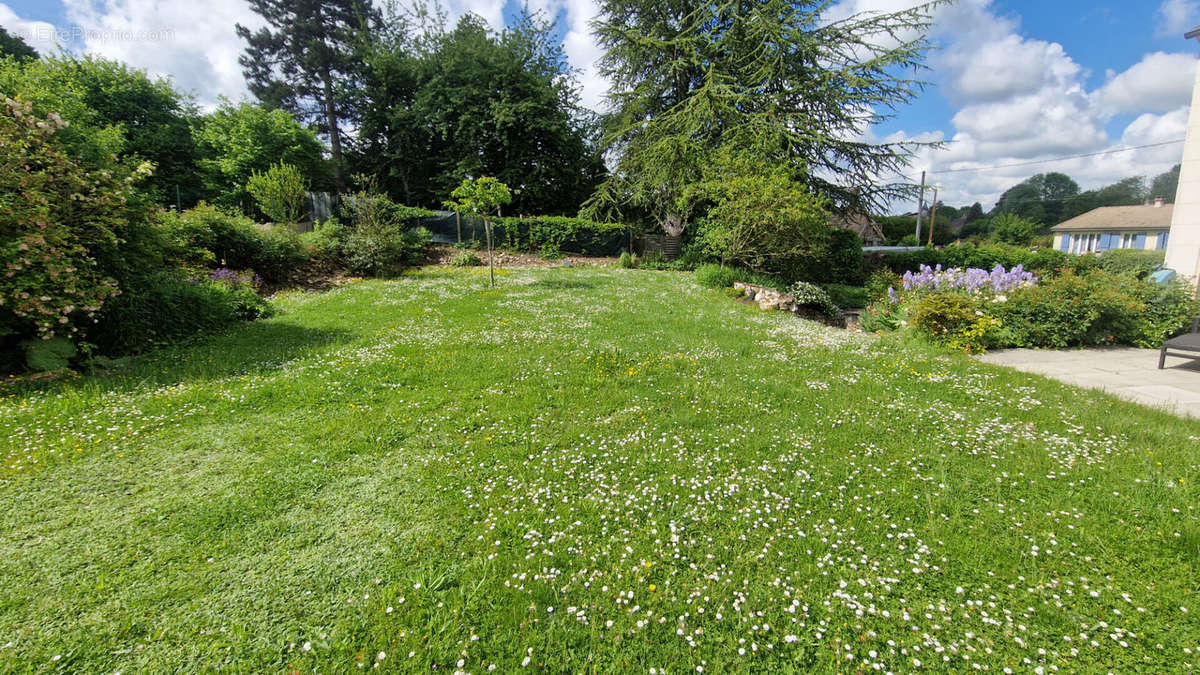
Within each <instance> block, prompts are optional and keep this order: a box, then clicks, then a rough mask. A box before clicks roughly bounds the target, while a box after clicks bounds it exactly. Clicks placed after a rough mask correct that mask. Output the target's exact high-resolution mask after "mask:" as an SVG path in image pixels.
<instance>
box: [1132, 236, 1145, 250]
mask: <svg viewBox="0 0 1200 675" xmlns="http://www.w3.org/2000/svg"><path fill="white" fill-rule="evenodd" d="M1133 247H1134V248H1137V249H1142V248H1146V233H1145V232H1139V233H1137V235H1135V236H1134V238H1133Z"/></svg>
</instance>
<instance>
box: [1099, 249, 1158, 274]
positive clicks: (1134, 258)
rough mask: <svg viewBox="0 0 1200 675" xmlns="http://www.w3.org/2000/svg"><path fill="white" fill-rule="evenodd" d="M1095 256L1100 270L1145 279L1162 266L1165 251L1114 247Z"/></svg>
mask: <svg viewBox="0 0 1200 675" xmlns="http://www.w3.org/2000/svg"><path fill="white" fill-rule="evenodd" d="M1082 257H1085V258H1086V257H1092V256H1082ZM1095 257H1097V258H1098V259H1097V260H1096V261H1095V262H1096V264H1097V266H1098V267H1099V268H1100V269H1102V270H1105V271H1107V272H1112V273H1113V274H1125V275H1128V276H1132V277H1134V278H1137V279H1145V278H1146V277H1148V276H1150V274H1151V273H1152V272H1154V271H1155V270H1157V269H1158V268H1160V267H1162V264H1163V260H1164V258H1165V257H1166V252H1165V251H1139V250H1136V249H1116V250H1112V251H1105V252H1104V253H1102V254H1100V255H1099V256H1095Z"/></svg>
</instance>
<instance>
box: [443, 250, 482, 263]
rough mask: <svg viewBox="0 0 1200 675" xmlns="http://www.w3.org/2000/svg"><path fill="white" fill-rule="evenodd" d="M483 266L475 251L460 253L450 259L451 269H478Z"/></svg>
mask: <svg viewBox="0 0 1200 675" xmlns="http://www.w3.org/2000/svg"><path fill="white" fill-rule="evenodd" d="M482 264H483V261H482V260H480V259H479V256H478V255H476V254H475V252H474V251H460V252H458V253H455V254H454V256H453V257H451V258H450V266H451V267H478V266H480V265H482Z"/></svg>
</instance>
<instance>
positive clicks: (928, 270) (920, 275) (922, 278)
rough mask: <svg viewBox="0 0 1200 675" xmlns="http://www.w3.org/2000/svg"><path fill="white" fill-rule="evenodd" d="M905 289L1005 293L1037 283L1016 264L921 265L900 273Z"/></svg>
mask: <svg viewBox="0 0 1200 675" xmlns="http://www.w3.org/2000/svg"><path fill="white" fill-rule="evenodd" d="M903 280H904V282H903V283H904V290H906V291H917V292H923V291H960V292H964V293H969V294H976V295H978V294H987V293H1006V292H1009V291H1014V290H1016V289H1018V288H1025V287H1028V286H1033V285H1035V284H1037V282H1038V278H1037V277H1036V276H1034V275H1033V274H1032V273H1031V272H1026V271H1025V268H1024V267H1022V266H1021V265H1017V266H1016V267H1014V268H1012V269H1011V270H1005V269H1004V266H1003V265H996V266H995V267H993V268H992V271H991V272H988V271H986V270H982V269H979V268H975V267H971V268H966V269H956V268H953V267H952V268H950V269H945V270H943V269H942V266H941V265H938V266H937V267H929V266H928V265H921V266H920V268H919V269H918V270H917V272H916V273H915V274H914V273H913V272H905V273H904V277H903Z"/></svg>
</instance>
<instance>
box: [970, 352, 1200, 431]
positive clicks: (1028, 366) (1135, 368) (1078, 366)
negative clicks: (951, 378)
mask: <svg viewBox="0 0 1200 675" xmlns="http://www.w3.org/2000/svg"><path fill="white" fill-rule="evenodd" d="M978 358H979V360H980V361H984V362H986V363H992V364H996V365H1000V366H1007V367H1010V368H1014V369H1016V370H1020V371H1024V372H1027V373H1036V374H1038V375H1045V376H1046V377H1050V378H1053V379H1056V380H1059V381H1060V382H1065V383H1067V384H1072V385H1075V386H1078V387H1087V388H1090V389H1099V390H1102V391H1106V392H1108V393H1110V394H1113V395H1116V396H1119V397H1121V398H1124V399H1126V400H1129V401H1134V402H1136V403H1141V404H1143V405H1148V406H1151V407H1154V408H1160V409H1163V410H1167V411H1169V412H1172V413H1175V414H1177V415H1181V416H1184V417H1195V418H1200V363H1197V362H1196V361H1189V360H1186V359H1173V358H1171V357H1168V358H1167V363H1166V366H1167V367H1166V368H1164V369H1162V370H1159V369H1158V350H1156V349H1135V348H1132V347H1102V348H1095V349H1073V350H1069V351H1068V350H1050V349H1006V350H1002V351H996V352H991V353H988V354H981V355H980V356H979V357H978Z"/></svg>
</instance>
